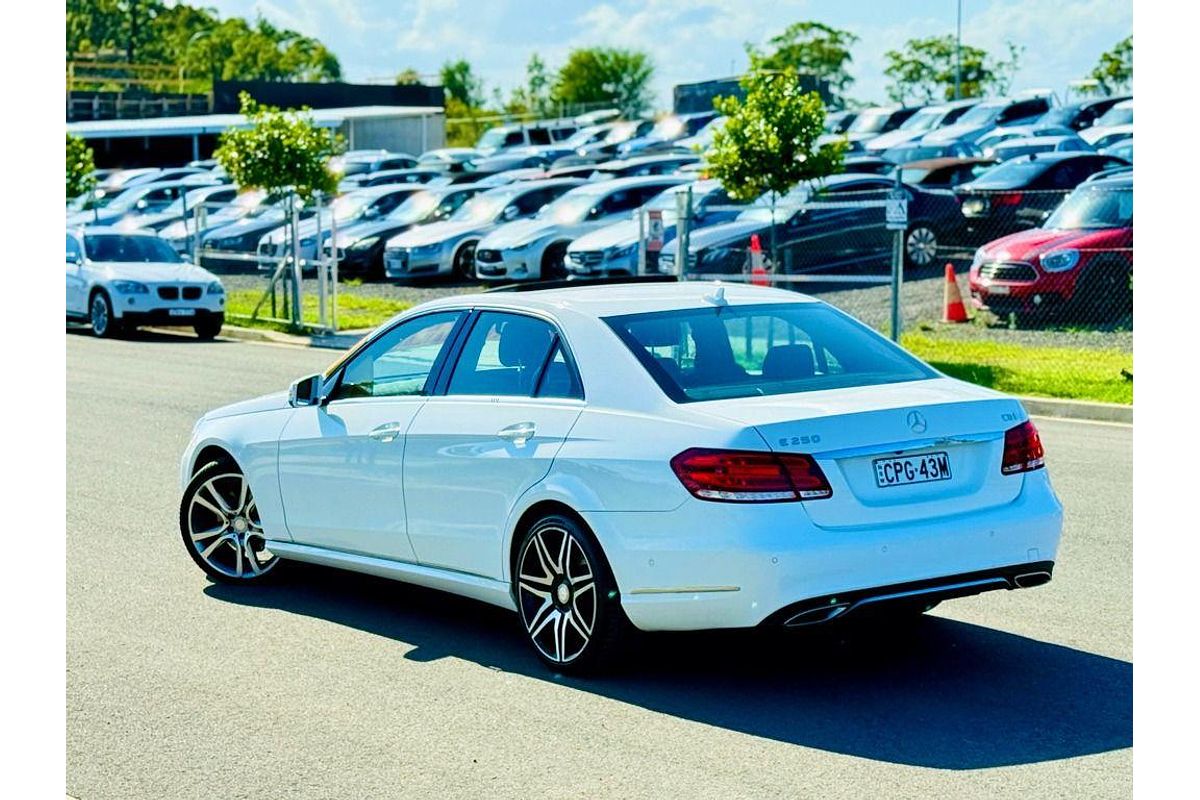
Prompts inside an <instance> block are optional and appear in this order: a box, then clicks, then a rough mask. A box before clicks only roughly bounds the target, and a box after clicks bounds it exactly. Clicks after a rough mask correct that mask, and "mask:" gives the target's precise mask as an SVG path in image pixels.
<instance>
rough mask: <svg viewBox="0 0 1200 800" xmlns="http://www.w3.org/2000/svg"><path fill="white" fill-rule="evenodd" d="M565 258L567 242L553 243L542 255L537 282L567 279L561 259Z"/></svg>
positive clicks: (565, 269)
mask: <svg viewBox="0 0 1200 800" xmlns="http://www.w3.org/2000/svg"><path fill="white" fill-rule="evenodd" d="M566 257H567V242H555V243H554V244H552V245H550V246H549V247H547V248H546V251H545V252H544V253H542V274H541V276H540V278H539V280H543V281H560V280H562V279H564V278H566V277H567V268H566V267H564V266H563V259H564V258H566Z"/></svg>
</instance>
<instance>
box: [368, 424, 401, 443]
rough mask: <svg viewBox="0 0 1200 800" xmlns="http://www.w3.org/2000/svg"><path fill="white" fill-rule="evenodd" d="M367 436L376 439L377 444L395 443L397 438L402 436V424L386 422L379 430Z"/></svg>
mask: <svg viewBox="0 0 1200 800" xmlns="http://www.w3.org/2000/svg"><path fill="white" fill-rule="evenodd" d="M367 435H368V436H370V437H371V438H372V439H374V440H375V441H377V442H385V443H386V442H391V441H395V439H396V437H397V436H399V435H400V423H399V422H385V423H384V424H382V425H380V426H379V427H378V428H375V429H374V430H372V431H371V432H370V433H369V434H367Z"/></svg>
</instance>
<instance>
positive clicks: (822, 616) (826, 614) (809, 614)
mask: <svg viewBox="0 0 1200 800" xmlns="http://www.w3.org/2000/svg"><path fill="white" fill-rule="evenodd" d="M849 610H850V604H849V603H838V604H837V605H831V606H818V607H817V608H810V609H808V610H807V611H801V612H800V613H799V614H797V615H795V616H794V617H791V618H789V619H788V621H787V622H785V623H783V626H784V627H785V628H799V627H801V626H803V625H820V624H821V623H822V622H829V621H830V620H832V619H837V618H838V617H840V616H841V615H842V614H845V613H846V612H847V611H849Z"/></svg>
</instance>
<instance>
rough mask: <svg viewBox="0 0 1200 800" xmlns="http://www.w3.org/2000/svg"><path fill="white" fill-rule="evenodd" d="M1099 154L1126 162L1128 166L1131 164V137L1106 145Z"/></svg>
mask: <svg viewBox="0 0 1200 800" xmlns="http://www.w3.org/2000/svg"><path fill="white" fill-rule="evenodd" d="M1099 152H1101V153H1103V154H1104V155H1106V156H1113V157H1114V158H1119V159H1122V160H1124V161H1128V162H1129V163H1130V164H1132V163H1133V137H1132V136H1130V137H1129V138H1128V139H1118V140H1117V141H1116V143H1114V144H1110V145H1108V146H1107V147H1105V148H1104V149H1102V150H1100V151H1099Z"/></svg>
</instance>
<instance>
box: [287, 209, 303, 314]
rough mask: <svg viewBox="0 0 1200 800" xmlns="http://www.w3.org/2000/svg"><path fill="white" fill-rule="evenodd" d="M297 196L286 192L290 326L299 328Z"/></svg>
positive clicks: (299, 274)
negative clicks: (288, 207)
mask: <svg viewBox="0 0 1200 800" xmlns="http://www.w3.org/2000/svg"><path fill="white" fill-rule="evenodd" d="M299 199H300V198H299V196H298V195H297V194H296V192H295V190H294V189H293V190H291V191H290V192H289V193H288V205H289V206H290V207H291V209H292V225H291V235H292V317H291V319H292V326H293V327H296V328H299V327H300V325H301V323H302V321H303V319H304V315H303V314H302V313H301V307H300V294H301V292H300V282H301V281H302V280H303V279H304V275H303V273H301V271H300V209H299V207H298V205H297V204H298V203H299Z"/></svg>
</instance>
